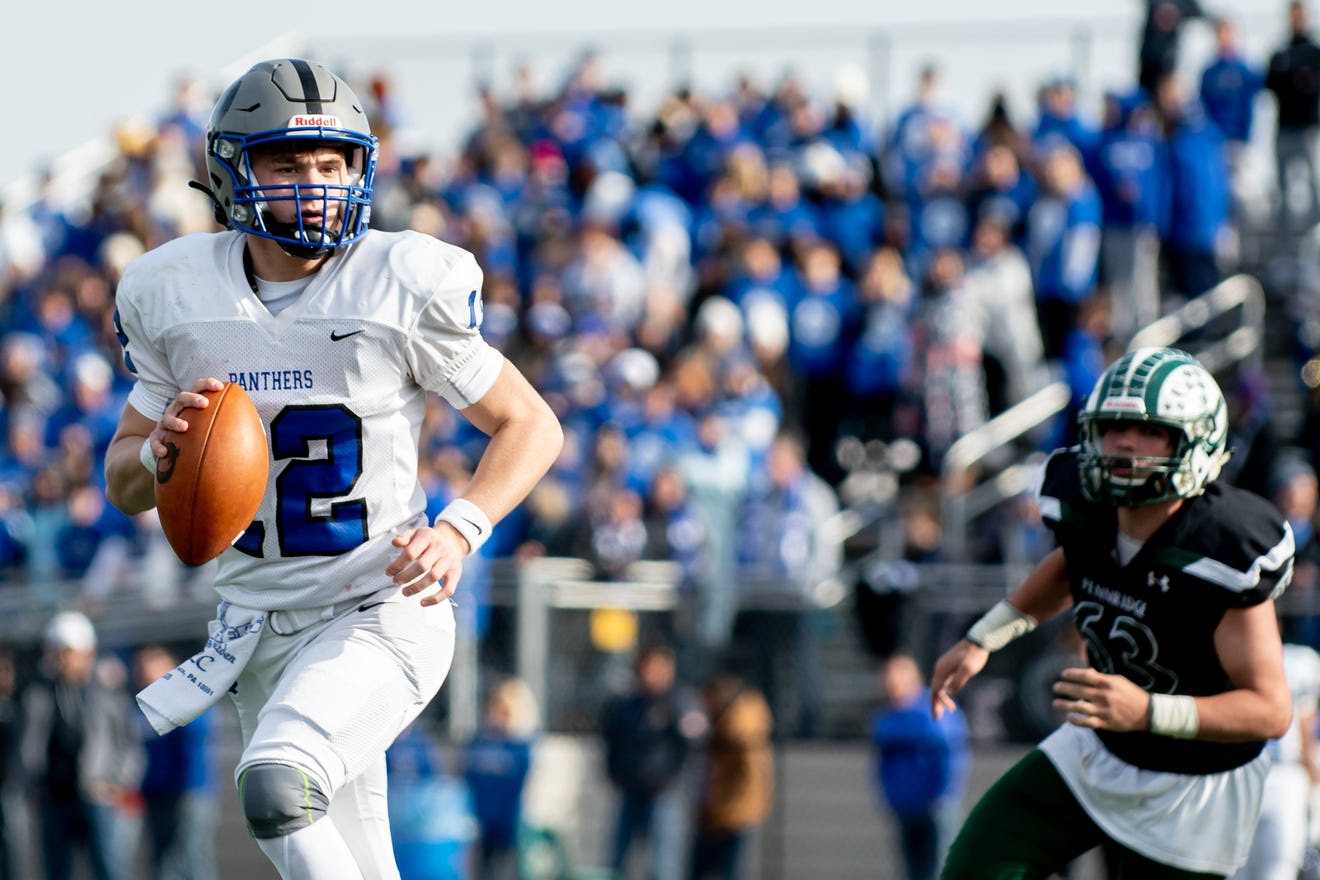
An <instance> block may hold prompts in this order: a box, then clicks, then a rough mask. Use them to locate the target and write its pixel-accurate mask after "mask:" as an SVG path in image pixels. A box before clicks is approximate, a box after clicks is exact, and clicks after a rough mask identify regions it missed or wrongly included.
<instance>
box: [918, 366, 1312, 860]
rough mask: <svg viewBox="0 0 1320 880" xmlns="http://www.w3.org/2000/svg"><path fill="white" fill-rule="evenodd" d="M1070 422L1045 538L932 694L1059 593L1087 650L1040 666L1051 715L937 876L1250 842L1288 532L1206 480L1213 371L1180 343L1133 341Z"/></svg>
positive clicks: (1056, 603) (1051, 483)
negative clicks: (1055, 723) (1055, 677)
mask: <svg viewBox="0 0 1320 880" xmlns="http://www.w3.org/2000/svg"><path fill="white" fill-rule="evenodd" d="M1080 428H1081V443H1080V445H1079V446H1077V447H1075V448H1072V449H1067V450H1058V451H1056V452H1055V453H1054V454H1053V455H1051V456H1050V458H1049V460H1048V461H1047V462H1046V464H1045V468H1044V473H1043V475H1042V480H1041V486H1040V492H1039V495H1040V509H1041V514H1042V516H1043V517H1044V519H1045V522H1046V524H1047V525H1048V526H1049V527H1050V528H1051V529H1052V531H1053V532H1054V535H1055V538H1056V540H1057V544H1058V546H1057V547H1056V549H1054V550H1053V551H1052V552H1050V553H1049V554H1048V555H1047V556H1046V557H1045V558H1044V559H1043V560H1041V562H1040V564H1039V565H1037V567H1036V568H1035V570H1034V571H1033V572H1032V573H1031V574H1030V575H1029V576H1028V577H1027V578H1026V580H1025V581H1024V582H1023V583H1022V584H1021V585H1020V586H1019V587H1018V588H1017V590H1015V591H1014V592H1013V594H1012V595H1011V596H1009V598H1008V599H1007V600H1006V601H1004V602H1000V603H999V604H998V605H997V606H995V608H993V609H992V610H991V611H990V612H988V613H987V614H986V615H985V616H984V617H982V618H981V619H980V620H979V621H977V622H976V624H974V625H973V626H972V628H971V629H970V630H969V631H968V633H967V635H966V637H965V638H964V639H963V640H962V641H960V642H959V643H958V644H956V645H954V646H953V648H951V649H950V650H949V651H948V652H947V653H945V654H944V656H942V657H940V659H939V660H938V661H937V662H936V665H935V671H934V674H933V675H932V678H931V703H932V710H933V711H934V713H935V715H936V716H937V717H938V716H939V715H941V714H942V713H944V712H946V711H950V710H952V709H954V708H955V706H954V702H953V697H954V695H956V694H957V693H958V692H959V691H960V690H961V689H962V688H963V686H964V685H965V684H966V683H967V681H968V679H970V678H971V677H972V676H973V675H976V674H977V673H978V672H980V671H981V669H982V668H983V667H984V666H985V663H986V660H987V658H988V657H989V656H990V652H991V651H994V650H997V649H999V648H1002V647H1003V646H1004V645H1006V644H1008V643H1009V642H1010V641H1012V640H1013V639H1015V638H1017V637H1018V636H1021V635H1023V634H1025V633H1027V632H1029V631H1030V630H1031V629H1033V628H1034V627H1035V626H1036V624H1037V622H1038V621H1042V620H1046V619H1049V618H1051V617H1054V616H1055V615H1056V614H1059V613H1061V612H1063V611H1065V610H1071V612H1072V618H1073V623H1074V625H1075V626H1076V627H1077V629H1078V631H1079V632H1080V633H1081V635H1082V637H1083V639H1084V641H1085V644H1086V658H1087V663H1088V666H1087V667H1082V668H1075V669H1067V670H1065V671H1064V672H1063V674H1062V676H1061V677H1060V679H1059V681H1058V682H1056V683H1055V685H1054V697H1055V699H1054V705H1055V708H1056V709H1058V710H1060V712H1062V713H1064V714H1065V717H1066V721H1065V723H1063V724H1062V725H1061V726H1060V727H1059V729H1058V730H1056V731H1055V732H1054V733H1052V734H1051V735H1050V736H1049V737H1047V738H1046V739H1045V740H1044V741H1043V742H1042V743H1041V744H1040V746H1039V747H1038V748H1037V749H1035V750H1033V751H1032V752H1031V753H1030V754H1028V755H1027V756H1026V757H1025V758H1023V759H1022V760H1021V761H1020V762H1019V763H1018V764H1017V765H1016V766H1014V767H1013V768H1012V769H1010V770H1009V771H1008V772H1007V773H1006V774H1005V775H1004V776H1003V777H1002V778H1001V779H1000V780H999V781H998V782H997V783H996V784H995V785H994V786H993V787H992V788H991V789H990V791H989V792H987V793H986V795H985V797H984V798H982V800H981V802H980V803H979V804H978V805H977V806H976V808H975V809H974V810H973V811H972V813H971V815H970V816H969V817H968V820H967V822H966V824H965V825H964V826H963V828H962V831H961V832H960V833H959V835H958V838H957V839H956V840H955V841H954V843H953V845H952V847H951V848H950V851H949V854H948V858H947V862H946V865H945V870H944V875H943V876H944V877H945V878H946V880H954V878H975V880H995V878H1010V877H1011V878H1028V877H1041V878H1044V877H1048V876H1049V875H1051V874H1052V873H1054V872H1056V871H1059V870H1062V869H1063V868H1064V867H1065V866H1066V865H1067V864H1068V863H1069V862H1071V861H1072V860H1073V859H1074V858H1076V857H1077V856H1079V855H1081V854H1082V853H1083V852H1086V851H1087V850H1090V849H1092V848H1094V847H1096V846H1101V847H1103V848H1104V850H1105V855H1106V862H1107V864H1108V866H1109V870H1110V876H1111V877H1115V878H1129V880H1131V878H1143V880H1149V878H1174V877H1178V878H1187V877H1223V876H1225V875H1227V874H1229V873H1231V872H1232V871H1233V870H1234V869H1235V868H1236V867H1237V866H1239V865H1241V864H1242V862H1243V861H1244V860H1245V858H1246V855H1247V852H1248V849H1249V847H1250V843H1251V837H1252V831H1253V829H1254V827H1255V824H1256V820H1257V816H1258V814H1259V811H1260V801H1261V791H1262V786H1263V783H1264V779H1265V774H1266V771H1267V769H1268V758H1267V757H1266V756H1265V755H1264V753H1263V747H1264V744H1265V741H1266V740H1267V739H1271V738H1273V737H1277V736H1280V735H1282V734H1283V733H1284V731H1285V730H1286V729H1287V727H1288V722H1289V718H1290V716H1291V711H1292V710H1291V701H1290V697H1289V693H1288V686H1287V684H1286V682H1285V680H1284V674H1283V660H1282V648H1281V644H1280V639H1279V630H1278V624H1277V623H1276V620H1275V612H1274V599H1275V597H1276V596H1278V595H1279V593H1281V592H1282V591H1283V589H1284V588H1285V587H1286V586H1287V584H1288V581H1289V579H1290V578H1291V576H1292V564H1293V550H1294V546H1293V536H1292V532H1291V530H1290V529H1289V528H1288V525H1287V523H1285V522H1284V521H1283V520H1282V519H1281V518H1280V516H1279V514H1278V513H1277V512H1276V511H1275V510H1274V508H1273V507H1272V506H1271V505H1270V504H1269V503H1267V502H1266V501H1264V500H1263V499H1261V498H1259V497H1257V496H1256V495H1253V494H1251V493H1249V492H1246V491H1243V490H1240V489H1236V488H1234V487H1232V486H1228V485H1222V484H1220V483H1218V482H1216V481H1215V478H1216V477H1217V476H1218V475H1219V471H1220V468H1221V467H1222V466H1223V463H1224V462H1225V460H1227V458H1228V450H1227V448H1226V446H1227V435H1228V424H1227V415H1226V407H1225V404H1224V397H1223V394H1222V393H1221V392H1220V390H1219V386H1218V385H1217V384H1216V383H1215V380H1214V378H1213V377H1212V376H1211V375H1210V373H1209V372H1208V371H1207V370H1206V369H1205V368H1204V367H1203V366H1202V365H1201V364H1200V363H1199V362H1198V361H1197V360H1196V359H1195V358H1193V357H1192V356H1191V355H1188V354H1186V353H1185V352H1181V351H1177V350H1175V349H1168V348H1158V349H1156V348H1149V349H1141V350H1138V351H1133V352H1130V353H1128V354H1126V355H1124V356H1123V357H1122V358H1120V359H1119V360H1118V361H1117V362H1116V363H1115V364H1113V365H1112V366H1111V367H1110V368H1109V369H1108V370H1107V371H1106V372H1105V374H1104V375H1103V376H1102V377H1101V378H1100V381H1099V382H1097V383H1096V386H1095V389H1094V390H1093V391H1092V392H1091V395H1090V397H1089V398H1088V399H1087V401H1086V405H1085V407H1084V409H1083V411H1082V413H1081V415H1080Z"/></svg>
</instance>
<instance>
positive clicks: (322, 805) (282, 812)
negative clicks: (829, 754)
mask: <svg viewBox="0 0 1320 880" xmlns="http://www.w3.org/2000/svg"><path fill="white" fill-rule="evenodd" d="M238 799H239V800H240V801H241V802H242V804H243V815H244V816H245V817H246V818H247V825H248V832H249V833H250V834H251V835H252V836H253V837H255V838H257V839H258V840H270V839H271V838H275V837H284V836H286V835H289V834H292V833H293V832H295V831H297V830H298V829H300V828H306V827H307V826H309V825H311V824H312V823H313V822H315V821H316V820H318V819H320V818H321V817H322V816H324V815H325V812H326V810H327V809H328V808H329V806H330V799H329V798H327V797H326V796H325V794H324V793H323V792H322V791H321V789H320V787H318V786H317V784H316V781H315V780H314V779H312V778H311V777H310V776H308V775H307V774H306V773H304V772H303V771H301V770H299V769H298V768H297V767H290V766H288V765H287V764H254V765H252V766H251V767H248V768H247V769H246V770H244V771H243V773H242V774H241V775H240V776H239V777H238Z"/></svg>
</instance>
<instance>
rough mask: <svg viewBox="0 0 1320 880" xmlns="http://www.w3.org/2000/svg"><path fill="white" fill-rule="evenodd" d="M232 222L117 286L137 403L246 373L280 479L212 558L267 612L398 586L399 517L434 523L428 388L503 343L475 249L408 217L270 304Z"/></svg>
mask: <svg viewBox="0 0 1320 880" xmlns="http://www.w3.org/2000/svg"><path fill="white" fill-rule="evenodd" d="M243 249H244V236H243V235H241V234H239V233H236V232H222V233H214V234H198V235H191V236H187V237H184V238H180V239H176V240H174V241H171V242H169V243H167V244H165V245H162V246H161V247H159V248H157V249H156V250H153V251H151V252H149V253H147V254H145V255H144V256H142V257H140V258H139V259H138V260H136V261H134V262H133V263H132V264H131V265H130V266H129V268H128V270H127V271H126V272H125V273H124V276H123V279H122V280H121V282H120V285H119V289H118V292H117V294H116V306H117V313H116V325H117V330H118V332H119V339H120V342H121V344H122V345H123V346H124V359H125V363H126V364H127V366H128V368H129V369H130V370H131V371H132V372H133V373H134V374H136V376H137V378H138V382H137V383H136V384H135V385H134V387H133V390H132V392H131V395H130V397H129V402H130V403H131V404H132V405H133V407H134V409H136V410H137V411H138V412H140V413H142V414H143V415H144V416H146V417H147V418H151V419H157V420H158V419H159V418H160V417H161V415H162V414H163V413H164V411H165V407H166V406H167V405H168V404H169V403H170V402H171V401H172V400H173V399H174V397H175V395H176V394H177V393H178V392H179V391H180V390H181V389H190V388H191V387H192V386H193V383H194V382H196V381H197V380H198V379H202V378H205V377H207V376H214V377H215V378H217V379H221V380H223V381H228V382H236V383H238V384H239V385H241V386H242V387H243V388H244V389H245V390H246V391H247V392H248V394H249V396H251V398H252V400H253V402H254V403H255V404H256V407H257V411H258V412H259V413H260V414H261V420H262V423H263V424H264V425H265V426H266V429H267V431H268V433H269V437H268V438H267V439H268V440H269V447H270V455H271V462H270V479H269V481H268V483H267V486H266V495H265V498H264V499H263V501H262V504H261V508H260V510H259V511H258V513H257V517H256V519H255V520H254V521H253V523H252V525H251V526H250V527H249V528H248V530H247V531H246V532H245V533H244V534H243V536H242V537H241V538H240V539H239V541H238V542H237V543H236V544H235V546H234V547H233V548H231V549H229V550H227V551H225V552H224V553H223V554H221V556H220V559H219V567H218V570H217V574H216V590H217V592H218V593H219V595H220V597H221V598H222V599H224V600H226V601H229V602H232V603H234V604H236V605H241V606H245V607H249V608H256V609H263V610H273V609H293V608H308V607H317V606H322V605H329V604H333V603H336V602H340V601H342V600H346V599H352V598H356V597H357V596H362V595H368V594H370V593H373V592H375V591H376V590H378V589H380V588H382V587H384V586H388V583H389V578H387V577H386V575H385V568H386V566H387V565H389V563H390V562H391V561H392V560H393V559H394V558H395V556H397V554H398V550H397V549H396V548H393V547H392V546H391V545H390V540H391V538H392V537H393V536H394V535H395V534H397V533H398V532H399V531H402V530H404V529H408V528H415V527H417V526H421V525H426V521H425V519H424V510H425V505H426V498H425V493H424V492H423V490H422V487H421V485H420V484H419V482H418V478H417V463H418V448H417V444H418V438H419V436H420V432H421V424H422V417H423V413H424V410H425V405H426V395H427V393H428V391H434V392H436V393H439V394H440V395H442V396H443V397H444V398H445V399H446V400H448V401H449V402H450V403H451V404H453V405H454V406H455V407H456V408H459V409H462V408H465V407H467V406H470V405H471V404H473V403H475V402H476V401H477V400H479V399H480V398H481V396H482V395H483V394H485V393H486V391H487V390H489V388H490V387H491V385H493V384H494V382H495V379H496V378H497V376H498V375H499V372H500V369H501V367H502V364H503V361H504V358H503V355H501V354H500V353H499V352H498V351H496V350H495V349H493V348H491V347H490V346H488V345H487V344H486V342H485V341H484V340H483V338H482V336H481V330H480V328H481V281H482V275H481V270H480V268H478V266H477V263H476V260H475V259H473V257H472V255H471V254H469V253H468V252H467V251H465V250H462V249H461V248H458V247H454V246H453V245H448V244H445V243H443V242H441V241H438V240H436V239H434V238H431V237H429V236H425V235H421V234H419V233H415V232H399V233H386V232H379V231H372V232H371V233H369V234H368V235H365V236H364V237H363V238H362V239H361V240H360V241H358V242H357V243H356V244H354V245H352V246H351V247H348V248H345V249H343V250H342V251H341V252H340V253H339V254H338V255H337V256H335V257H333V258H332V259H330V260H329V261H327V262H326V264H325V265H324V266H323V267H322V268H321V269H320V270H319V271H318V272H317V273H316V274H315V275H314V276H312V278H311V281H310V283H309V284H308V286H307V288H306V289H305V290H304V291H303V293H302V295H301V296H300V297H299V298H298V300H297V302H295V303H294V304H292V305H290V306H289V307H288V308H286V309H284V310H283V311H280V313H279V314H278V315H272V314H271V313H270V312H269V311H267V309H266V307H265V306H264V305H263V304H262V303H261V301H260V300H259V299H258V298H257V296H256V294H255V293H254V292H253V290H252V288H251V286H250V285H249V283H248V280H247V277H246V275H245V273H244V269H243Z"/></svg>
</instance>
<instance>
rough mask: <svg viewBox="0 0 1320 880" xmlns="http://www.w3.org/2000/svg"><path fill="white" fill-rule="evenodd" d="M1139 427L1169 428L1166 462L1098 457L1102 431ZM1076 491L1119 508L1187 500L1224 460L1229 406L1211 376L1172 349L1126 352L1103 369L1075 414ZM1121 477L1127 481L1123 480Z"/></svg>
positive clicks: (1218, 468)
mask: <svg viewBox="0 0 1320 880" xmlns="http://www.w3.org/2000/svg"><path fill="white" fill-rule="evenodd" d="M1113 422H1145V423H1150V424H1156V425H1163V426H1165V427H1167V428H1169V429H1171V430H1172V431H1173V434H1174V451H1173V455H1171V456H1170V457H1168V458H1131V457H1127V456H1113V455H1105V454H1104V451H1103V450H1104V447H1103V444H1102V437H1103V434H1104V430H1103V429H1104V427H1105V426H1106V425H1107V424H1109V423H1113ZM1078 423H1079V426H1080V429H1081V451H1080V454H1079V457H1078V465H1079V468H1080V470H1081V479H1082V491H1083V493H1084V494H1085V495H1086V497H1087V498H1088V499H1090V500H1091V501H1097V502H1103V503H1108V504H1113V505H1116V506H1120V507H1136V506H1139V505H1143V504H1156V503H1158V502H1161V501H1171V500H1173V499H1175V498H1191V497H1193V496H1195V495H1199V494H1201V493H1202V492H1204V491H1205V487H1206V486H1207V485H1209V484H1210V482H1211V481H1213V480H1214V479H1215V478H1216V477H1218V476H1219V471H1220V469H1221V468H1222V467H1223V466H1224V462H1226V461H1227V460H1228V456H1229V452H1228V448H1227V446H1228V406H1227V404H1225V402H1224V394H1223V392H1222V391H1220V390H1219V385H1218V383H1216V382H1215V379H1214V377H1213V376H1211V375H1210V372H1209V371H1208V370H1206V368H1205V367H1203V366H1201V364H1200V362H1199V361H1197V360H1196V358H1194V357H1192V356H1191V355H1190V354H1188V353H1187V352H1185V351H1179V350H1178V349H1174V348H1142V349H1137V350H1136V351H1131V352H1128V353H1127V354H1125V355H1123V357H1121V358H1119V359H1118V360H1117V361H1115V362H1114V364H1113V365H1112V366H1110V367H1109V369H1107V370H1105V373H1104V375H1103V376H1101V377H1100V380H1099V381H1098V382H1096V383H1095V388H1094V389H1092V391H1091V394H1090V396H1089V397H1087V399H1086V406H1085V407H1084V408H1083V409H1082V412H1081V414H1080V415H1079V416H1078ZM1117 472H1122V474H1127V475H1129V476H1123V475H1122V474H1120V473H1117Z"/></svg>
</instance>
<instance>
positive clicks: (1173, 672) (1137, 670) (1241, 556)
mask: <svg viewBox="0 0 1320 880" xmlns="http://www.w3.org/2000/svg"><path fill="white" fill-rule="evenodd" d="M1040 509H1041V515H1042V516H1043V517H1044V519H1045V522H1046V524H1047V525H1048V526H1049V527H1050V528H1051V529H1052V530H1053V531H1054V535H1055V537H1056V539H1057V540H1058V543H1059V545H1060V546H1061V547H1062V548H1063V552H1064V555H1065V557H1066V559H1067V564H1068V578H1069V582H1070V588H1071V592H1072V599H1073V612H1072V613H1073V623H1074V624H1075V625H1076V627H1077V629H1078V631H1079V632H1080V633H1081V635H1082V638H1083V639H1084V640H1085V643H1086V654H1087V658H1088V661H1089V663H1090V665H1091V666H1092V667H1093V668H1095V669H1097V670H1099V671H1100V672H1104V673H1117V674H1119V675H1123V676H1125V677H1126V678H1128V679H1130V680H1132V681H1134V682H1136V683H1137V684H1138V685H1140V686H1141V687H1142V688H1143V689H1144V690H1146V691H1149V692H1151V693H1157V694H1188V695H1191V696H1210V695H1213V694H1218V693H1223V692H1225V691H1228V690H1231V689H1233V687H1234V685H1233V684H1232V682H1231V681H1230V680H1229V678H1228V675H1227V673H1225V671H1224V668H1223V667H1222V666H1221V665H1220V663H1219V659H1218V655H1217V654H1216V652H1215V644H1214V633H1215V629H1216V627H1218V625H1219V622H1220V620H1221V619H1222V618H1223V616H1224V612H1226V611H1228V610H1229V609H1232V608H1248V607H1251V606H1253V605H1257V604H1259V603H1261V602H1264V601H1266V600H1268V599H1271V598H1273V597H1275V596H1277V595H1278V594H1279V593H1281V592H1282V591H1283V590H1284V588H1285V587H1287V585H1288V582H1289V580H1290V579H1291V577H1292V566H1293V550H1294V547H1293V536H1292V531H1291V529H1289V528H1288V525H1287V523H1285V522H1284V521H1283V520H1282V519H1281V518H1280V517H1279V515H1278V513H1276V512H1275V510H1274V508H1273V507H1272V506H1271V505H1270V504H1269V503H1268V502H1267V501H1265V500H1264V499H1262V498H1260V497H1258V496H1256V495H1254V494H1252V493H1250V492H1247V491H1244V490H1241V489H1237V488H1235V487H1233V486H1229V485H1223V484H1221V483H1220V482H1213V483H1211V484H1210V485H1209V486H1208V487H1207V488H1206V491H1205V492H1204V493H1203V494H1201V495H1197V496H1194V497H1192V498H1189V499H1187V501H1186V502H1184V503H1183V505H1182V507H1181V508H1180V509H1179V510H1178V511H1177V512H1176V513H1175V514H1174V515H1173V517H1172V518H1171V519H1170V520H1169V521H1168V522H1166V523H1165V524H1164V525H1163V526H1161V527H1160V529H1159V530H1158V531H1156V533H1155V534H1154V535H1152V536H1151V538H1150V539H1149V540H1148V541H1146V543H1145V544H1143V545H1142V547H1141V549H1140V551H1139V552H1138V553H1137V554H1136V555H1135V556H1134V557H1133V558H1132V559H1131V561H1129V562H1128V564H1127V565H1122V566H1121V565H1119V563H1118V559H1117V554H1116V551H1115V547H1116V542H1117V533H1118V517H1117V512H1116V510H1115V509H1114V508H1113V507H1112V506H1109V505H1105V504H1097V503H1093V502H1090V501H1087V500H1086V499H1085V497H1084V496H1083V495H1082V491H1081V483H1080V480H1079V477H1078V470H1077V455H1076V451H1075V450H1067V451H1056V452H1055V453H1054V454H1053V455H1051V456H1050V458H1049V460H1048V461H1047V462H1046V464H1045V472H1044V474H1043V476H1042V481H1041V487H1040ZM1098 733H1099V735H1100V738H1101V740H1102V741H1103V742H1104V744H1105V746H1106V748H1108V749H1109V750H1110V751H1111V752H1113V753H1114V754H1115V755H1116V756H1117V757H1119V758H1121V759H1122V760H1124V761H1126V762H1127V763H1129V764H1132V765H1134V766H1136V767H1141V768H1144V769H1147V770H1161V771H1165V772H1171V773H1217V772H1220V771H1223V770H1228V769H1231V768H1233V767H1238V766H1241V765H1242V764H1245V763H1247V762H1248V761H1250V760H1251V759H1252V758H1254V757H1255V756H1256V755H1258V754H1259V753H1260V751H1261V749H1262V748H1263V746H1264V743H1263V742H1245V743H1217V742H1205V741H1200V740H1177V739H1171V738H1169V737H1164V736H1157V735H1155V734H1152V733H1147V732H1144V731H1139V732H1131V733H1118V732H1114V731H1099V732H1098Z"/></svg>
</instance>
